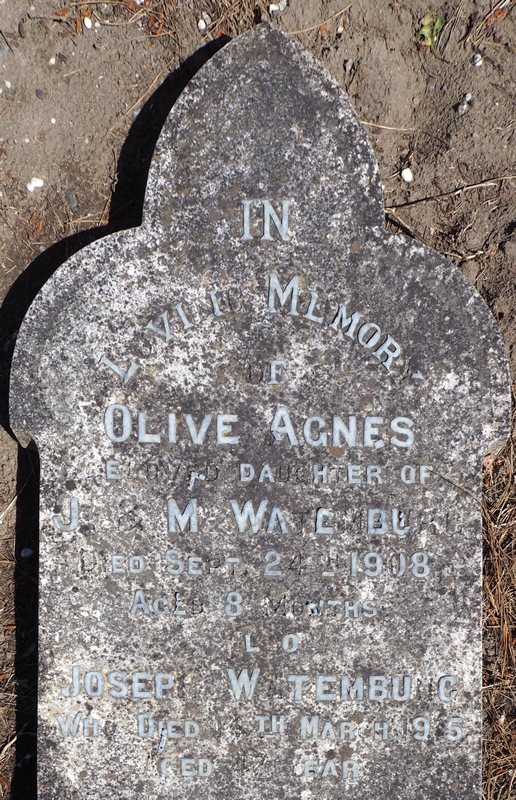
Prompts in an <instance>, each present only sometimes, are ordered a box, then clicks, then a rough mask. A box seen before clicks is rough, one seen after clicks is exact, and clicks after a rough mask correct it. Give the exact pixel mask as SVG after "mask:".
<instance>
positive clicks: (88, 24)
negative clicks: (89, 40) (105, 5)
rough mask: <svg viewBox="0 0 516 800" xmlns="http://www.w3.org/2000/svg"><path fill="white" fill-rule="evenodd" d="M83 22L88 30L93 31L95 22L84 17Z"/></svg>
mask: <svg viewBox="0 0 516 800" xmlns="http://www.w3.org/2000/svg"><path fill="white" fill-rule="evenodd" d="M83 22H84V27H85V28H88V30H91V28H92V27H93V22H92V21H91V17H84V20H83Z"/></svg>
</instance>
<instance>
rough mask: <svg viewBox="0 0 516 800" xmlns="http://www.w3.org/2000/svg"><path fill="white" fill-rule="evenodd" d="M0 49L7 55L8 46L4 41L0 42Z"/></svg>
mask: <svg viewBox="0 0 516 800" xmlns="http://www.w3.org/2000/svg"><path fill="white" fill-rule="evenodd" d="M0 50H1V51H2V53H5V54H6V55H7V53H8V52H9V46H8V45H6V43H5V42H2V44H0Z"/></svg>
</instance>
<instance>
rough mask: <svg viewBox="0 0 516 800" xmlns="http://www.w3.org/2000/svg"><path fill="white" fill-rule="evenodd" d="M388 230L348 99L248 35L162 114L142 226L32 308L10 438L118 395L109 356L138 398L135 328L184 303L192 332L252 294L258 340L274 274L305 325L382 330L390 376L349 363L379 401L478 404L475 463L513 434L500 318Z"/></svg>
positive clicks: (105, 247)
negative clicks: (222, 301)
mask: <svg viewBox="0 0 516 800" xmlns="http://www.w3.org/2000/svg"><path fill="white" fill-rule="evenodd" d="M382 219H383V212H382V199H381V186H380V181H379V173H378V168H377V165H376V162H375V159H374V155H373V152H372V149H371V146H370V144H369V142H368V140H367V137H366V135H365V133H364V131H363V129H362V127H361V125H360V122H359V120H358V118H357V116H356V113H355V112H354V110H353V109H352V107H351V105H350V103H349V100H348V98H347V97H346V95H345V93H344V92H343V91H342V89H341V88H340V87H339V86H338V85H337V84H336V83H335V81H334V80H333V79H332V78H331V77H330V76H329V74H328V73H327V72H326V71H325V70H324V68H323V67H322V66H321V65H320V64H318V63H316V62H315V61H314V59H313V58H312V57H311V56H310V55H309V54H307V53H306V52H304V51H303V50H302V48H301V47H300V46H299V45H298V44H297V43H296V42H294V41H292V40H291V39H289V38H288V37H287V36H285V35H284V34H283V33H280V32H278V31H277V30H275V29H273V28H272V27H271V26H269V25H266V24H263V25H259V26H257V27H256V28H254V29H253V30H251V31H249V32H248V33H246V34H244V35H243V36H241V37H239V38H238V39H236V40H234V41H233V42H231V43H230V44H228V45H227V46H226V47H225V48H224V49H223V50H222V51H220V52H218V53H217V54H216V55H215V56H214V57H213V58H212V59H211V60H210V61H209V62H208V64H207V65H205V66H204V67H203V68H202V69H201V70H200V71H199V73H198V74H197V75H196V76H195V77H194V79H193V80H192V81H191V82H190V83H189V85H188V86H187V88H186V89H185V91H184V92H183V94H182V95H181V97H180V99H179V101H178V102H177V103H176V105H175V106H174V108H173V109H172V111H171V113H170V115H169V117H168V119H167V121H166V123H165V125H164V127H163V131H162V133H161V135H160V138H159V141H158V145H157V148H156V152H155V156H154V158H153V163H152V166H151V170H150V174H149V181H148V189H147V195H146V200H145V208H144V222H143V224H142V226H141V227H140V228H136V229H132V230H128V231H122V232H121V233H118V234H114V235H111V236H107V237H105V238H104V239H101V240H99V241H97V242H95V243H93V244H91V245H90V246H88V247H85V248H84V249H83V250H81V251H79V252H78V253H77V254H76V255H75V256H73V257H72V258H71V259H69V261H68V262H66V263H65V264H64V265H63V266H62V267H60V268H59V269H58V270H57V271H56V273H55V274H54V276H53V277H52V278H51V279H50V280H49V281H48V282H47V284H46V285H45V286H44V287H43V289H42V291H41V292H40V293H39V295H38V296H37V298H36V300H35V301H34V303H33V305H32V307H31V309H30V310H29V313H28V315H27V317H26V320H25V322H24V324H23V326H22V329H21V331H20V336H19V338H18V343H17V347H16V352H15V356H14V362H13V369H12V379H11V382H12V388H13V391H12V398H11V415H12V427H13V430H14V429H16V430H18V431H19V432H20V435H21V438H22V439H24V438H25V440H26V436H25V437H24V435H23V434H22V433H21V432H22V431H25V434H28V435H30V436H32V437H36V438H38V437H39V439H41V438H42V437H41V435H40V434H41V432H42V431H43V430H45V429H46V427H47V425H48V421H49V417H50V418H52V419H54V420H58V419H61V420H63V419H64V417H66V413H65V412H64V409H68V412H67V413H71V408H73V407H75V404H76V399H75V396H74V394H73V392H72V391H71V389H72V387H75V388H76V389H77V390H79V391H80V387H81V386H82V385H83V384H84V381H85V380H86V381H92V380H96V376H97V375H98V374H99V370H100V372H102V371H103V372H104V373H105V374H104V379H105V380H107V381H108V382H110V381H112V379H113V378H115V379H116V376H114V375H113V372H110V370H109V369H107V371H106V368H105V364H104V366H103V363H104V362H102V358H108V355H109V353H111V356H109V360H110V361H112V362H116V363H118V364H120V365H123V364H124V363H125V364H129V363H131V364H133V363H134V364H135V365H136V364H138V371H137V374H135V375H134V377H132V379H131V383H130V386H131V387H132V386H137V387H142V386H145V385H146V382H147V383H148V381H149V380H151V378H150V375H151V373H152V367H151V366H149V364H150V363H151V362H152V360H153V357H152V356H151V357H150V359H147V358H146V355H147V351H146V348H147V344H145V343H142V337H143V338H145V336H148V329H147V328H145V325H146V322H145V320H147V317H148V318H149V319H151V318H158V317H159V315H160V314H163V313H165V311H166V309H167V308H168V307H169V306H170V305H171V304H172V307H173V306H174V305H175V304H176V303H177V298H183V303H184V299H185V298H186V297H188V302H189V303H191V304H192V306H191V313H192V314H195V315H197V322H199V323H200V324H201V325H202V324H203V323H202V322H201V320H202V318H203V316H204V315H205V314H206V303H210V302H211V301H210V300H209V297H210V295H209V294H207V292H209V290H210V289H214V288H217V287H221V286H223V285H224V286H228V285H230V286H232V287H234V288H236V289H237V291H238V292H242V291H243V292H244V293H246V292H247V294H248V299H249V303H250V306H249V308H250V309H251V308H252V314H253V315H254V317H253V319H254V324H258V320H260V319H263V321H264V323H265V324H266V327H267V325H268V324H269V322H270V319H269V318H268V316H267V303H268V300H267V292H268V286H269V275H270V273H271V272H273V273H278V275H279V282H280V283H279V284H278V285H279V286H280V288H281V287H283V289H285V286H286V285H287V284H288V283H289V281H290V280H291V279H292V277H293V276H294V275H295V274H297V273H301V277H300V279H299V280H300V281H301V283H300V284H299V289H296V292H298V294H299V304H300V305H301V304H304V305H306V308H305V309H304V311H303V314H301V311H300V312H299V316H300V318H303V319H306V318H308V319H311V318H314V317H317V316H318V315H319V313H321V314H322V315H323V316H324V323H322V328H323V329H324V330H328V329H329V330H333V329H332V328H331V324H332V320H334V318H335V317H336V314H337V309H338V308H339V307H340V305H341V304H344V306H345V309H348V311H350V312H352V311H357V313H359V314H360V315H361V316H360V319H362V320H370V324H371V325H377V326H379V328H381V331H382V332H384V333H382V341H383V339H384V338H385V336H390V337H391V338H392V339H394V341H395V342H396V343H399V349H400V353H399V354H398V355H397V356H396V357H395V358H393V359H392V361H391V360H390V359H388V356H387V355H386V353H385V352H383V353H381V354H380V355H379V356H378V355H377V356H376V360H375V357H374V348H373V347H372V345H370V346H369V347H362V348H360V347H355V348H353V349H352V351H350V352H349V353H347V354H346V358H349V359H352V360H353V359H358V361H359V363H360V367H359V368H360V369H366V371H369V370H371V369H372V365H374V364H376V365H378V364H383V367H388V368H380V370H379V373H380V375H381V379H380V383H379V387H380V389H379V390H380V391H391V390H392V388H393V386H398V387H399V388H400V389H401V388H402V387H403V386H405V384H407V385H412V386H414V387H418V386H419V388H420V389H421V390H422V393H423V394H422V396H426V395H425V393H426V392H429V394H428V397H427V402H430V401H429V398H433V400H434V404H435V407H436V408H438V409H439V410H438V411H437V412H435V413H438V414H440V415H441V418H440V422H441V424H444V417H443V415H442V413H441V408H442V405H443V404H444V406H446V408H447V411H448V412H449V414H450V415H452V416H453V415H455V418H456V416H457V412H456V408H455V405H454V403H455V402H457V403H458V405H459V406H460V404H461V403H467V402H468V401H467V398H468V397H470V398H473V396H476V397H477V399H476V400H475V402H476V403H477V406H476V408H477V412H478V413H477V415H476V418H477V420H478V421H480V420H483V428H482V430H483V434H482V435H480V434H479V435H477V436H476V441H477V442H478V445H479V447H480V448H485V447H486V446H487V445H488V444H489V443H491V442H492V441H493V440H495V439H498V438H500V437H501V436H505V435H506V431H507V429H508V422H507V420H508V413H509V396H508V389H507V387H508V385H509V381H508V372H507V364H506V358H505V352H504V348H503V344H502V342H501V338H500V334H499V331H498V329H497V327H496V324H495V322H494V319H493V317H492V315H491V314H490V312H489V311H488V309H487V307H486V306H485V304H484V303H483V301H482V300H481V298H480V297H479V296H478V294H477V293H476V291H475V290H474V289H473V287H472V286H471V284H470V283H469V282H468V281H467V280H466V279H465V278H464V277H463V276H462V274H461V273H460V272H459V271H458V270H457V269H455V268H454V267H452V266H451V265H450V264H449V262H447V261H446V260H445V259H444V258H443V257H441V256H440V255H439V254H438V253H436V252H435V251H432V250H430V249H429V248H427V247H425V246H423V245H421V244H418V243H416V242H414V241H408V240H406V239H404V238H403V237H399V236H387V235H386V233H385V231H384V229H383V225H382ZM246 284H247V290H246V289H245V288H244V287H245V285H246ZM201 295H202V297H201ZM203 298H204V299H203ZM173 301H174V302H173ZM314 304H315V305H314ZM194 308H195V311H194ZM317 309H319V310H317ZM174 314H176V312H174ZM176 315H177V314H176ZM237 317H238V315H237ZM115 318H116V319H118V322H115ZM287 318H288V316H287ZM290 319H292V317H291V318H290ZM147 321H148V320H147ZM312 322H313V319H312ZM248 324H249V319H247V320H244V321H243V325H244V328H243V329H242V331H241V333H242V334H243V335H247V334H246V333H245V326H246V325H248ZM340 324H341V323H340V322H339V326H340ZM368 324H369V323H368ZM106 326H107V328H108V329H109V331H110V335H109V337H108V338H109V339H112V340H113V343H112V344H109V343H108V339H107V338H106V335H107V330H106ZM328 326H330V328H328ZM314 327H315V329H317V328H319V327H320V326H319V325H317V324H315V325H314ZM350 330H351V329H350ZM369 330H370V331H375V330H376V329H375V328H370V329H369ZM357 331H358V328H357V330H356V331H355V334H354V338H355V339H356V335H357ZM205 332H206V331H205ZM387 332H388V333H387ZM233 333H234V334H235V335H236V333H237V332H236V330H234V331H233ZM348 333H349V331H348ZM203 335H204V334H203ZM371 335H372V334H371V333H369V336H371ZM349 339H353V336H351V335H350V336H349V337H348V338H346V337H345V341H348V340H349ZM167 341H168V340H167ZM374 341H376V337H375V336H373V338H371V342H373V343H374ZM43 342H44V343H45V344H44V347H43V349H42V343H43ZM72 343H73V344H72ZM228 346H231V345H228ZM396 347H398V344H396ZM151 349H152V348H151ZM394 349H395V348H394V346H392V347H391V350H392V352H394ZM47 352H48V356H47ZM149 352H150V351H149ZM58 354H59V355H58ZM115 354H116V355H115ZM372 356H373V357H372ZM47 358H48V359H50V360H52V361H53V362H54V363H53V366H52V369H51V370H50V371H47V369H46V364H47ZM350 368H351V367H350ZM356 368H357V365H355V366H353V367H352V369H353V370H356ZM124 369H125V367H124ZM124 369H122V366H120V371H121V372H123V371H124ZM373 372H374V368H373ZM36 375H38V376H39V377H38V379H37V380H34V379H35V376H36ZM414 375H415V376H418V375H421V376H422V377H421V379H420V378H419V377H416V378H414V377H413V376H414ZM411 376H412V377H411ZM377 377H380V376H378V375H376V373H375V378H377ZM118 380H120V379H118ZM190 381H193V377H192V375H190ZM428 381H431V385H432V387H433V390H430V389H429V384H428ZM421 382H422V383H421ZM187 385H188V382H187V383H186V384H185V386H184V387H183V388H184V390H186V387H187ZM124 387H125V383H124ZM425 387H426V388H425ZM128 388H129V387H128ZM471 393H473V394H471ZM416 394H417V393H416ZM447 398H448V400H449V399H450V398H453V403H452V404H451V405H450V402H448V400H447ZM482 409H483V410H482ZM432 413H434V412H432ZM63 415H64V416H63ZM444 416H446V414H444ZM447 424H452V423H451V422H449V423H447ZM58 430H62V427H61V425H59V426H58Z"/></svg>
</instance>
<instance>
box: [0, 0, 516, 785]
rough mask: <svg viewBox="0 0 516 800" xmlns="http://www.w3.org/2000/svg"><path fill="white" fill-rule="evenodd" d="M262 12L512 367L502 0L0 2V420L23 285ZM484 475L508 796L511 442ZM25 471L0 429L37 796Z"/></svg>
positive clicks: (33, 462)
mask: <svg viewBox="0 0 516 800" xmlns="http://www.w3.org/2000/svg"><path fill="white" fill-rule="evenodd" d="M283 5H284V0H282V2H280V0H277V3H276V6H279V7H280V9H281V8H283ZM429 11H430V12H431V13H430V14H428V12H429ZM260 18H262V19H264V20H269V21H271V22H272V24H274V25H276V26H278V27H279V28H280V29H282V30H283V31H286V32H289V33H290V34H291V35H292V36H294V37H295V38H297V39H298V40H299V41H300V42H301V43H302V44H303V45H304V46H305V47H306V48H307V49H308V50H310V51H311V52H312V53H313V55H314V56H315V58H317V59H319V60H320V61H321V62H322V63H323V64H324V65H325V66H326V67H327V69H328V70H329V71H330V73H331V74H332V75H333V76H334V78H335V79H336V80H337V81H338V82H339V83H340V84H341V85H342V86H343V88H344V89H345V90H346V91H347V92H348V94H349V96H350V99H351V101H352V103H353V105H354V107H355V109H356V111H357V113H358V115H359V117H360V119H361V120H362V121H363V122H364V124H365V125H366V130H367V132H368V134H369V136H370V138H371V141H372V144H373V147H374V149H375V152H376V155H377V158H378V161H379V165H380V170H381V174H382V180H383V184H384V187H385V198H386V206H387V208H386V224H387V228H388V229H389V230H391V231H397V232H399V231H402V232H404V233H405V234H407V235H409V236H412V237H415V238H417V239H419V240H421V241H423V242H425V243H426V244H429V245H430V246H432V247H434V248H435V249H437V250H439V251H440V252H441V253H443V254H445V255H446V256H448V258H449V259H450V260H451V261H452V262H453V263H454V264H455V265H456V266H457V267H458V268H459V269H460V270H461V271H463V272H464V273H465V274H466V275H467V277H468V278H469V279H470V280H471V281H472V282H473V283H474V285H475V286H476V288H477V289H478V291H479V292H480V293H481V295H482V296H483V297H484V299H485V300H486V302H487V303H488V305H489V307H490V308H491V310H492V312H493V314H494V315H495V317H496V319H497V321H498V323H499V325H500V329H501V331H502V334H503V336H504V339H505V342H506V345H507V351H508V355H509V359H510V363H511V370H512V374H513V376H514V375H515V374H516V324H515V322H516V282H515V276H516V202H515V198H516V127H515V126H516V83H515V79H514V76H515V75H516V2H515V0H502V1H501V2H494V1H493V0H442V2H441V0H434V5H430V6H429V5H428V4H427V0H409V1H408V2H406V3H404V2H401V1H400V0H352V1H351V2H350V3H348V4H347V5H346V7H345V8H344V7H343V2H342V0H290V3H289V4H287V5H286V8H285V9H284V10H283V11H282V10H279V11H273V10H272V8H271V7H270V6H269V4H268V3H265V2H262V3H261V4H260V2H256V3H255V2H253V0H235V1H234V2H231V1H230V0H119V1H118V2H112V1H111V0H108V1H107V2H96V1H95V0H80V1H78V2H70V1H69V0H33V4H32V5H31V3H30V0H0V302H2V307H1V311H0V423H1V424H2V425H3V426H4V428H7V429H8V415H7V388H8V377H9V364H10V358H11V354H12V349H13V344H14V338H15V335H16V330H17V328H18V326H19V324H20V321H21V319H22V317H23V314H24V312H25V310H26V308H27V306H28V304H29V303H30V300H31V298H32V297H33V295H34V293H35V292H36V291H37V290H38V288H39V287H40V286H41V285H42V283H43V282H44V281H45V279H46V278H48V276H49V275H50V274H51V271H52V270H53V269H55V266H56V259H57V260H63V259H64V258H65V257H66V255H67V253H71V252H73V251H74V250H76V249H78V247H80V246H82V245H84V244H86V243H87V242H89V241H91V240H92V239H93V238H97V237H98V236H99V235H100V233H101V232H104V233H105V232H107V231H108V230H113V229H116V228H120V227H128V226H131V225H134V224H137V223H138V219H139V215H140V212H141V202H142V197H143V189H144V184H145V173H146V168H147V166H148V162H149V159H150V156H151V152H152V146H153V143H154V142H155V140H156V137H157V135H158V133H159V128H160V126H161V124H162V122H163V120H164V118H165V116H166V113H167V112H168V110H169V108H170V105H171V103H172V102H173V100H174V98H175V97H176V96H177V94H178V92H179V91H180V89H181V88H182V86H184V83H185V81H186V80H187V78H188V76H189V75H191V74H193V72H194V71H195V70H196V69H198V68H199V66H200V65H201V64H202V63H203V61H205V60H206V58H207V57H208V56H209V55H210V54H211V53H213V52H214V51H215V50H216V49H217V48H218V47H219V46H222V45H223V43H224V42H225V41H226V40H227V39H226V38H225V37H227V36H235V35H237V34H238V33H239V32H242V31H243V30H245V29H246V28H248V27H250V26H251V25H253V24H255V23H256V21H258V20H259V19H260ZM200 20H202V22H201V23H200ZM203 25H204V28H203ZM200 28H203V30H200ZM180 66H181V69H180V70H179V72H175V70H177V68H178V67H180ZM407 168H408V169H409V170H410V171H411V173H412V177H413V179H412V180H411V181H410V182H407V181H406V180H404V179H403V178H402V175H401V173H402V171H403V170H406V169H407ZM403 174H404V175H405V176H406V173H403ZM99 227H100V228H101V230H100V231H99V230H98V228H99ZM57 242H61V244H60V245H58V246H57V247H53V248H52V249H49V248H50V247H51V246H52V245H55V243H57ZM29 265H30V266H29ZM485 481H486V492H485V506H486V559H485V564H486V602H485V663H484V667H485V669H484V672H485V683H486V688H485V698H486V703H485V711H486V719H485V734H486V735H485V740H486V748H485V763H484V774H485V779H484V781H485V782H484V796H485V799H486V800H498V799H500V800H501V799H502V798H503V799H504V800H505V798H516V730H515V722H516V711H515V709H514V704H513V697H514V685H515V681H516V672H515V668H516V661H515V656H514V649H513V645H514V642H513V638H514V637H516V623H515V620H514V607H513V605H516V589H515V588H514V579H515V573H514V564H515V552H514V548H513V541H512V540H513V531H514V529H515V525H516V521H515V520H516V514H515V511H514V509H515V507H516V503H515V502H514V499H515V498H514V494H515V490H514V488H513V487H514V474H513V458H512V444H511V443H510V444H509V445H507V447H506V448H505V449H504V450H503V451H502V452H501V453H499V454H492V455H490V456H488V457H487V459H486V478H485ZM35 487H37V458H36V457H35V456H34V454H31V453H24V454H22V456H21V457H20V458H19V454H18V448H17V445H16V444H15V443H14V441H13V439H12V438H11V437H10V436H9V434H8V432H6V431H3V430H2V429H1V428H0V598H1V599H0V670H1V671H0V692H1V696H0V797H2V796H3V797H12V798H17V799H18V800H20V798H23V800H31V798H35V797H36V794H35V760H36V759H35V727H34V707H35V706H34V704H35V694H34V688H35V677H36V673H35V666H36V655H37V638H36V588H37V494H36V488H35ZM17 495H18V502H16V498H17ZM15 534H16V544H15ZM515 641H516V640H515ZM13 776H14V777H13ZM513 783H514V786H513Z"/></svg>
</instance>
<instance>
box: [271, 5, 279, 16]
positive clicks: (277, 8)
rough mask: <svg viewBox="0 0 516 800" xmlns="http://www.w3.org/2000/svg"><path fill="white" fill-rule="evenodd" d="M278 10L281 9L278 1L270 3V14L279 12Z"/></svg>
mask: <svg viewBox="0 0 516 800" xmlns="http://www.w3.org/2000/svg"><path fill="white" fill-rule="evenodd" d="M278 11H279V6H278V5H277V4H276V3H270V5H269V14H277V13H278Z"/></svg>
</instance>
